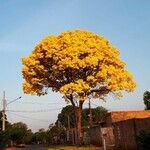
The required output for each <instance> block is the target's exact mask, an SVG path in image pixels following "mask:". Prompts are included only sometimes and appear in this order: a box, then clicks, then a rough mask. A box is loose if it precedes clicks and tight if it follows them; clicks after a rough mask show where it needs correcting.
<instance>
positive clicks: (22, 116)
mask: <svg viewBox="0 0 150 150" xmlns="http://www.w3.org/2000/svg"><path fill="white" fill-rule="evenodd" d="M11 114H12V115H15V116H18V117H21V118H26V119H31V120H36V121H42V122H50V121H49V120H43V119H37V118H32V117H28V116H24V115H19V114H15V113H12V112H11Z"/></svg>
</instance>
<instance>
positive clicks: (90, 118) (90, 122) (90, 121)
mask: <svg viewBox="0 0 150 150" xmlns="http://www.w3.org/2000/svg"><path fill="white" fill-rule="evenodd" d="M89 124H90V128H91V127H92V109H91V101H90V99H89Z"/></svg>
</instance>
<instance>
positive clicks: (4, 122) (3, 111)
mask: <svg viewBox="0 0 150 150" xmlns="http://www.w3.org/2000/svg"><path fill="white" fill-rule="evenodd" d="M18 99H21V96H20V97H18V98H16V99H14V100H12V101H10V102H9V103H7V101H6V98H5V91H3V99H2V102H3V109H2V131H5V129H6V106H8V105H9V104H11V103H13V102H15V101H16V100H18Z"/></svg>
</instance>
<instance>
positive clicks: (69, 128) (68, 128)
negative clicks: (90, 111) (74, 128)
mask: <svg viewBox="0 0 150 150" xmlns="http://www.w3.org/2000/svg"><path fill="white" fill-rule="evenodd" d="M67 117H68V118H67V119H68V129H69V130H70V116H69V115H68V116H67Z"/></svg>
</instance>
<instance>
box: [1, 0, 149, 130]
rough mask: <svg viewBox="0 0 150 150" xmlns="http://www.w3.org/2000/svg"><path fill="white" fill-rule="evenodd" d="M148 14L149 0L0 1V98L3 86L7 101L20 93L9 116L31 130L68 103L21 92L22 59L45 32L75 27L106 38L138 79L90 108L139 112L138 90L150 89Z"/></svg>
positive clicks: (53, 95) (45, 125) (140, 92)
mask: <svg viewBox="0 0 150 150" xmlns="http://www.w3.org/2000/svg"><path fill="white" fill-rule="evenodd" d="M149 16H150V1H149V0H144V1H141V0H132V1H131V0H125V1H124V0H92V1H91V0H43V1H41V0H0V101H1V100H2V98H3V91H4V90H5V92H6V100H7V101H8V102H9V101H12V100H14V99H16V98H17V97H19V96H22V98H21V99H20V100H18V101H16V102H14V103H11V104H10V105H8V106H7V110H8V111H7V118H8V120H9V121H10V122H11V123H14V122H18V121H22V122H24V123H26V124H27V125H28V127H29V128H31V129H32V130H33V131H37V130H38V129H40V128H45V129H47V128H48V126H49V124H51V123H54V122H55V121H56V119H57V114H58V113H60V111H61V109H62V107H65V106H66V105H67V104H66V103H65V102H64V100H63V99H62V96H61V95H60V94H59V93H53V92H49V94H48V95H46V96H41V97H37V96H30V95H25V94H24V93H23V90H22V82H23V78H22V73H21V69H22V63H21V58H22V57H24V56H27V55H29V54H30V53H31V51H32V50H33V48H34V46H35V45H36V43H37V42H38V41H40V40H42V39H43V38H44V37H45V36H47V35H51V34H59V33H61V32H63V31H66V30H75V29H83V30H89V31H92V32H94V33H97V34H100V35H103V36H104V37H106V38H107V39H108V40H109V41H110V43H111V44H112V45H113V46H115V47H117V48H118V49H119V50H120V52H121V55H120V57H121V59H122V60H123V61H124V62H126V67H127V69H128V70H129V71H130V72H131V73H132V74H133V76H134V79H135V81H136V82H137V88H136V90H135V91H134V92H133V93H124V97H123V98H122V99H120V100H118V99H115V98H114V97H110V96H108V97H107V98H106V100H107V101H106V102H103V101H101V100H92V107H96V106H103V107H106V108H107V109H108V110H109V111H116V110H143V109H144V105H143V93H144V92H145V91H146V90H150V71H149V66H150V58H149V57H150V49H149V48H150V17H149ZM0 106H1V107H0V109H2V101H1V105H0ZM84 107H87V103H85V105H84ZM20 111H23V112H20Z"/></svg>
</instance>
